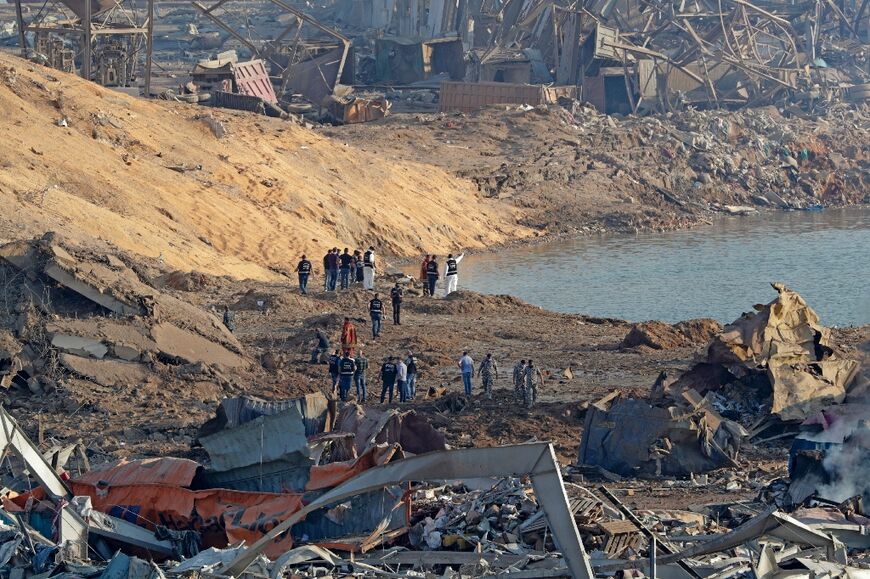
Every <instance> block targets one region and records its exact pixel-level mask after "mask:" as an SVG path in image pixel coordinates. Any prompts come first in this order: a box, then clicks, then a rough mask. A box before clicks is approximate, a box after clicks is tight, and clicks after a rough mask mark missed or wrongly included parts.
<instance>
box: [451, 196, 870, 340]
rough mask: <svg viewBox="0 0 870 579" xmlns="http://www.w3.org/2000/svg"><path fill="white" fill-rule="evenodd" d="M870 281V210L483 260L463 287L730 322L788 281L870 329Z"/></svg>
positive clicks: (829, 318) (731, 221)
mask: <svg viewBox="0 0 870 579" xmlns="http://www.w3.org/2000/svg"><path fill="white" fill-rule="evenodd" d="M439 261H441V262H442V267H443V261H444V257H443V256H441V259H440V260H439ZM868 280H870V208H867V207H859V208H848V209H842V210H839V209H838V210H826V211H821V212H790V213H785V212H782V213H765V214H763V215H758V216H752V217H739V218H737V217H735V218H727V219H723V220H721V221H719V222H717V223H716V224H714V225H710V226H703V227H699V228H696V229H692V230H688V231H677V232H671V233H641V234H638V235H635V236H607V237H597V238H584V239H573V240H566V241H556V242H552V243H548V244H544V245H538V246H533V247H523V248H518V249H511V250H505V251H501V252H499V253H493V254H483V255H473V256H468V257H466V258H465V259H464V260H463V261H462V264H461V266H460V282H459V284H460V287H461V288H468V289H472V290H475V291H478V292H483V293H491V294H511V295H514V296H517V297H519V298H521V299H523V300H525V301H527V302H529V303H532V304H536V305H539V306H541V307H544V308H546V309H550V310H555V311H561V312H570V313H583V314H587V315H592V316H602V317H615V318H622V319H628V320H635V321H638V320H649V319H659V320H665V321H668V322H677V321H680V320H685V319H689V318H697V317H712V318H715V319H717V320H719V321H720V322H723V323H724V322H730V321H732V320H734V319H736V318H737V317H738V316H739V315H740V314H741V313H742V312H744V311H750V310H751V308H752V305H753V304H756V303H767V302H769V301H771V300H772V299H774V298H775V296H776V293H775V291H774V290H773V288H771V287H770V286H769V284H768V282H771V281H782V282H784V283H785V284H786V285H787V286H788V287H790V288H792V289H793V290H795V291H797V292H799V293H800V294H801V295H802V296H803V297H804V299H806V300H807V302H808V303H809V304H810V306H812V307H813V308H814V309H815V310H816V312H818V314H819V316H820V317H821V319H822V323H823V324H825V325H829V326H845V325H862V324H868V323H870V291H868ZM439 285H440V284H439ZM439 290H440V288H439Z"/></svg>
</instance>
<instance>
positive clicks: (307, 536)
mask: <svg viewBox="0 0 870 579" xmlns="http://www.w3.org/2000/svg"><path fill="white" fill-rule="evenodd" d="M410 517H411V503H410V500H408V499H407V498H406V497H404V489H403V488H402V487H401V486H397V485H392V486H388V487H385V488H384V489H383V490H378V491H373V492H370V493H365V494H361V495H357V496H355V497H352V498H350V499H347V500H345V501H340V502H339V503H336V504H332V505H329V506H327V507H325V508H323V509H318V510H316V511H314V512H313V513H310V514H308V515H307V516H306V517H305V520H304V521H300V522H298V523H296V524H295V525H293V529H292V530H291V531H290V532H291V534H292V535H293V537H294V538H295V539H297V540H305V541H308V542H317V541H323V540H324V539H333V538H338V537H353V536H356V535H368V534H369V533H371V532H372V531H374V530H375V529H377V528H378V526H379V525H380V524H381V522H382V521H384V520H387V525H386V528H385V529H384V530H385V531H388V530H393V529H398V528H401V527H404V526H406V525H407V522H408V520H409V519H410Z"/></svg>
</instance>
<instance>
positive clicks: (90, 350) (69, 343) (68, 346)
mask: <svg viewBox="0 0 870 579" xmlns="http://www.w3.org/2000/svg"><path fill="white" fill-rule="evenodd" d="M51 345H52V346H53V347H55V348H57V349H58V350H63V351H64V352H68V353H70V354H75V355H77V356H85V357H91V358H97V359H102V358H103V357H104V356H105V355H106V354H107V353H108V352H109V348H108V347H107V346H106V345H105V344H104V343H102V342H101V341H99V340H94V339H91V338H81V337H79V336H70V335H66V334H55V335H54V336H52V338H51Z"/></svg>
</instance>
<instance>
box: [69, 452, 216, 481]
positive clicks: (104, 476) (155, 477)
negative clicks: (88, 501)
mask: <svg viewBox="0 0 870 579" xmlns="http://www.w3.org/2000/svg"><path fill="white" fill-rule="evenodd" d="M199 468H201V467H200V465H199V464H198V463H196V462H194V461H192V460H187V459H186V458H173V457H165V458H146V459H144V460H134V461H130V462H127V461H121V462H120V463H117V464H115V465H113V466H109V467H108V468H105V469H101V470H92V471H90V472H88V473H85V474H84V475H82V476H80V477H78V478H76V479H75V481H74V482H77V483H83V484H90V485H96V484H97V483H99V482H100V481H105V482H107V483H109V484H110V485H112V486H122V485H139V484H161V485H170V486H179V487H187V486H190V483H191V481H193V477H194V476H195V475H196V471H197V469H199Z"/></svg>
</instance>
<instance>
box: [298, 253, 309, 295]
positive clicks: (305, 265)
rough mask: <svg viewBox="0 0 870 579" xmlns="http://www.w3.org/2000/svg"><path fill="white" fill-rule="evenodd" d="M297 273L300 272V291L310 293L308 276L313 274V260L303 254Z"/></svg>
mask: <svg viewBox="0 0 870 579" xmlns="http://www.w3.org/2000/svg"><path fill="white" fill-rule="evenodd" d="M296 273H298V274H299V291H301V292H302V293H303V294H307V293H308V276H310V275H311V262H310V261H308V259H306V257H305V256H304V255H303V256H302V259H300V260H299V263H298V264H297V265H296Z"/></svg>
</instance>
